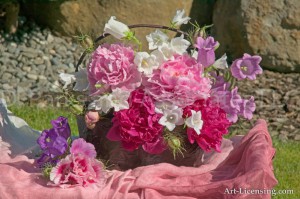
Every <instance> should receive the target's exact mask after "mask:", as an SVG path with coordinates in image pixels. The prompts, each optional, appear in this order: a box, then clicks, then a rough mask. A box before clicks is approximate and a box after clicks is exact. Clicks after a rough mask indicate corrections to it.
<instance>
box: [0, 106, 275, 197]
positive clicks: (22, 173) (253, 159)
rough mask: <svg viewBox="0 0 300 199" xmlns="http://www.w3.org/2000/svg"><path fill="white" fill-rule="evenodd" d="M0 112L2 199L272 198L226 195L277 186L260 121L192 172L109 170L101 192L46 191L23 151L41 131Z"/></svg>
mask: <svg viewBox="0 0 300 199" xmlns="http://www.w3.org/2000/svg"><path fill="white" fill-rule="evenodd" d="M0 110H1V112H0V113H1V116H2V118H3V121H4V122H3V124H4V125H2V126H1V127H0V136H1V137H0V138H1V139H0V157H1V159H0V173H1V178H0V196H1V197H3V198H6V199H10V198H22V199H29V198H30V199H32V198H64V199H67V198H72V199H74V198H78V199H79V198H95V199H96V198H99V199H105V198H106V199H112V198H116V199H126V198H128V199H129V198H130V199H134V198H136V199H137V198H146V199H147V198H166V199H196V198H218V199H219V198H271V195H270V194H256V195H251V194H244V193H242V194H230V193H229V191H230V190H233V189H237V190H253V189H257V190H268V189H272V188H273V187H274V186H275V185H276V184H277V180H276V178H275V176H274V173H273V167H272V158H273V157H274V154H275V149H274V148H273V147H272V140H271V137H270V135H269V133H268V130H267V123H266V122H265V121H264V120H258V121H257V122H256V124H255V125H254V127H253V128H252V129H251V130H250V131H249V132H248V133H247V134H246V135H245V136H235V137H232V138H231V139H224V140H223V143H222V146H221V149H222V152H221V153H217V152H210V153H204V155H203V156H202V155H201V157H200V156H199V157H195V164H194V165H195V166H194V167H188V166H180V167H179V166H175V165H172V164H168V163H160V164H153V165H149V166H140V167H137V168H135V169H132V170H126V171H118V170H112V171H109V172H108V176H107V181H106V184H105V187H104V188H103V189H101V190H100V189H97V188H92V187H87V188H83V187H73V188H67V189H62V188H59V187H53V186H49V185H47V183H48V181H47V180H46V179H45V178H43V177H42V175H41V173H40V170H39V169H38V168H36V167H35V166H34V160H33V159H31V157H30V156H28V154H29V153H26V154H25V153H23V152H22V150H23V151H27V152H28V151H31V149H32V148H34V146H35V141H36V137H37V136H38V134H39V132H37V131H34V130H32V129H31V128H30V127H28V125H27V124H26V123H25V122H24V121H23V120H22V119H20V118H17V117H14V116H12V115H10V114H11V113H9V111H7V109H6V107H5V106H4V105H3V103H1V109H0ZM19 139H22V140H19ZM23 141H24V142H23ZM128 161H130V159H128Z"/></svg>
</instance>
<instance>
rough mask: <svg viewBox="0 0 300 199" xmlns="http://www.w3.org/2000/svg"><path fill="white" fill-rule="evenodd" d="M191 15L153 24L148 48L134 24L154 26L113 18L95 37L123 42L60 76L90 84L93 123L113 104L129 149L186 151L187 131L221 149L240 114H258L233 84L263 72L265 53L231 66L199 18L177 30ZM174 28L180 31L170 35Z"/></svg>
mask: <svg viewBox="0 0 300 199" xmlns="http://www.w3.org/2000/svg"><path fill="white" fill-rule="evenodd" d="M189 20H190V18H189V17H186V16H184V10H182V11H180V10H179V11H177V12H176V15H175V17H174V18H173V20H172V23H171V27H166V26H157V25H148V27H156V28H157V29H156V30H155V31H154V32H152V33H150V34H149V35H147V36H146V39H147V41H148V43H149V52H140V49H141V48H137V49H134V45H130V44H128V41H129V42H132V43H134V44H137V46H138V47H139V46H140V44H141V43H140V42H139V40H138V39H137V38H136V37H135V34H134V32H132V31H131V29H130V28H137V27H147V25H145V24H143V25H133V26H127V25H126V24H124V23H121V22H119V21H117V20H116V18H115V17H111V18H110V20H109V21H108V23H107V24H105V28H104V34H103V35H102V36H101V37H100V38H98V39H97V40H96V41H99V40H101V39H102V38H104V37H106V36H108V35H112V36H113V37H115V38H116V39H119V40H120V42H119V43H113V44H107V43H105V44H101V45H100V46H98V47H97V48H96V49H95V50H94V51H93V52H92V56H91V60H90V62H89V64H88V65H87V66H86V67H85V68H80V70H79V71H78V72H76V73H74V74H60V77H61V78H62V79H63V80H64V82H65V83H66V85H65V86H67V85H68V84H70V83H72V82H75V86H74V90H76V91H86V90H88V92H89V96H90V97H91V101H92V102H91V103H90V104H89V106H88V112H87V115H86V116H85V118H86V124H87V126H88V127H89V128H93V127H94V126H95V124H96V122H97V121H98V120H99V119H101V117H103V116H104V115H105V114H107V113H108V112H109V111H110V110H113V115H114V117H113V119H112V122H113V126H112V128H111V129H110V131H109V133H108V135H107V137H108V139H110V140H113V141H120V142H121V143H122V146H123V148H124V149H126V150H129V151H133V150H136V149H138V148H139V147H142V148H143V150H144V151H146V152H148V153H150V154H159V153H161V152H163V151H164V150H166V149H167V148H169V149H171V150H172V151H173V152H174V155H175V154H176V153H177V152H182V150H184V147H183V144H182V143H183V141H182V139H183V138H184V137H185V136H186V137H187V138H188V140H189V142H190V143H191V144H192V143H194V142H196V143H197V144H198V145H199V147H201V148H202V149H203V150H205V151H209V150H211V149H214V150H216V151H220V145H221V141H222V136H223V135H224V134H226V133H228V127H230V125H231V124H233V123H235V122H237V120H238V117H239V116H242V117H244V118H246V119H251V118H252V113H253V111H254V110H255V103H254V98H253V97H250V99H242V98H241V96H240V95H239V94H238V88H237V87H235V86H234V83H235V80H236V79H237V80H242V79H245V78H248V79H250V80H253V79H255V78H256V75H257V74H261V73H262V69H261V67H260V66H259V63H260V61H261V57H259V56H256V55H254V56H251V55H249V54H244V56H243V57H242V58H239V59H237V60H235V61H234V62H233V63H232V65H231V67H228V65H227V61H226V59H227V57H226V54H225V55H223V56H222V57H221V58H219V59H216V57H215V50H216V49H217V48H218V46H219V45H220V44H219V43H218V42H217V41H215V39H214V38H213V37H211V36H208V35H207V34H206V33H205V28H207V27H204V28H200V27H199V26H198V25H197V24H193V25H194V31H192V32H191V33H192V34H188V33H185V32H182V31H180V30H177V29H175V27H178V26H180V25H181V24H186V23H188V21H189ZM158 28H160V29H163V30H160V29H158ZM168 31H176V32H178V33H180V36H178V37H175V38H172V39H170V38H169V37H168V35H167V32H168ZM196 33H197V36H196V37H195V34H196ZM185 37H187V39H186V38H185ZM87 41H89V40H88V37H85V38H82V42H83V43H84V44H90V45H89V46H90V48H87V50H86V52H88V51H89V50H90V49H93V46H94V45H93V43H92V42H87ZM122 41H126V42H127V44H126V42H123V43H121V42H122ZM174 129H176V130H174ZM178 131H179V132H178Z"/></svg>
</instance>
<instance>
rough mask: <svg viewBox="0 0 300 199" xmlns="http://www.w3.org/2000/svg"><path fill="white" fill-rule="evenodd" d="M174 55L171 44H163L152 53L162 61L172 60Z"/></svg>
mask: <svg viewBox="0 0 300 199" xmlns="http://www.w3.org/2000/svg"><path fill="white" fill-rule="evenodd" d="M174 53H175V52H174V50H173V49H172V47H171V45H170V44H169V43H163V44H162V45H161V46H159V47H158V49H157V50H155V51H153V52H152V54H154V55H155V56H156V57H159V58H158V60H160V59H162V61H167V60H172V59H173V58H174V57H173V55H174Z"/></svg>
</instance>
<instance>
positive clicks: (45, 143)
mask: <svg viewBox="0 0 300 199" xmlns="http://www.w3.org/2000/svg"><path fill="white" fill-rule="evenodd" d="M51 124H52V126H53V128H51V129H47V130H44V131H43V132H42V133H41V135H40V137H39V138H38V140H37V143H38V144H39V145H40V147H41V149H42V151H43V153H42V155H41V156H40V158H39V159H37V163H38V165H39V166H40V167H44V166H45V164H49V163H50V164H51V165H55V164H56V163H57V162H58V161H59V160H60V158H61V157H62V156H63V155H65V153H66V152H67V150H68V146H69V145H68V139H69V138H70V136H71V129H70V126H69V123H68V119H67V118H65V117H62V116H60V117H58V118H57V119H56V120H52V121H51Z"/></svg>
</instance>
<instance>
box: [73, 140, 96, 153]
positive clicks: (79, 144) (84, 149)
mask: <svg viewBox="0 0 300 199" xmlns="http://www.w3.org/2000/svg"><path fill="white" fill-rule="evenodd" d="M70 152H71V153H72V154H74V155H77V154H81V155H84V156H87V157H89V158H95V157H96V155H97V153H96V150H95V147H94V145H92V144H91V143H88V142H86V141H85V140H84V139H82V138H78V139H76V140H74V141H73V143H72V146H71V148H70Z"/></svg>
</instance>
